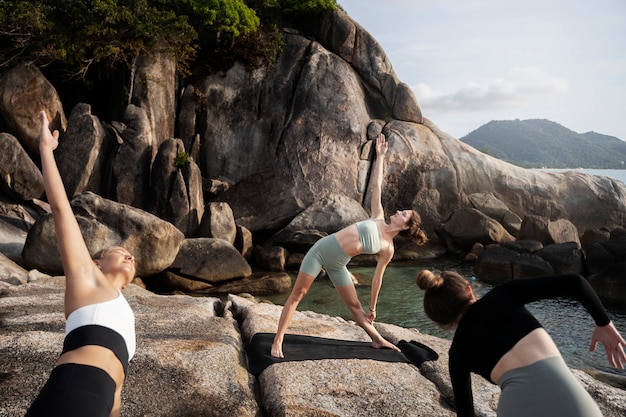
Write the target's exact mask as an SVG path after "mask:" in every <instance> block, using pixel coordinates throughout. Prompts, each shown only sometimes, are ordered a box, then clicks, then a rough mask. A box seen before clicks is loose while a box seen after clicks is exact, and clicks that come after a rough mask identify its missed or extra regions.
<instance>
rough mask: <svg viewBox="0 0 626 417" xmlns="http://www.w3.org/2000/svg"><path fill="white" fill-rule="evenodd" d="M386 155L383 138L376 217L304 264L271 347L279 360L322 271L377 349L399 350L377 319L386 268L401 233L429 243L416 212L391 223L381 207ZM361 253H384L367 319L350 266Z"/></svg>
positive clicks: (330, 240) (332, 238)
mask: <svg viewBox="0 0 626 417" xmlns="http://www.w3.org/2000/svg"><path fill="white" fill-rule="evenodd" d="M386 152H387V142H386V140H385V136H384V135H383V134H382V133H381V134H380V135H378V137H377V138H376V159H375V161H374V166H373V168H372V175H371V181H372V185H371V192H372V202H371V210H372V217H371V218H370V219H368V220H364V221H361V222H358V223H356V224H352V225H350V226H347V227H345V228H343V229H341V230H339V231H338V232H335V233H333V234H332V235H329V236H326V237H324V238H322V239H320V240H318V241H317V242H316V243H315V245H313V247H312V248H311V249H310V250H309V251H308V252H307V254H306V255H305V257H304V259H303V260H302V264H301V265H300V271H299V272H298V277H297V278H296V282H295V284H294V286H293V289H292V291H291V294H290V295H289V298H288V299H287V301H286V302H285V306H284V307H283V310H282V312H281V315H280V320H279V322H278V330H277V331H276V336H275V337H274V342H273V344H272V348H271V355H272V356H273V357H277V358H282V357H284V354H283V347H282V346H283V338H284V336H285V332H286V330H287V326H288V325H289V322H290V321H291V317H292V316H293V313H294V312H295V311H296V308H297V307H298V303H299V302H300V300H302V298H303V297H304V295H305V294H306V293H307V291H308V290H309V288H311V285H312V284H313V281H314V280H315V278H316V277H317V275H318V274H319V273H320V271H321V270H322V268H324V269H325V270H326V272H327V274H328V277H329V278H330V280H331V281H332V282H333V284H334V286H335V289H336V290H337V293H338V294H339V297H341V299H342V300H343V302H344V303H345V304H346V306H347V307H348V309H349V310H350V312H351V313H352V315H353V317H354V320H355V321H356V323H357V324H358V325H359V326H361V327H362V328H363V330H365V332H366V333H367V334H368V335H369V337H370V338H371V339H372V347H374V348H389V349H394V350H399V349H398V348H397V347H396V346H395V345H393V344H392V343H390V342H388V341H387V340H385V339H384V338H383V337H382V336H381V335H380V334H379V333H378V331H377V330H376V329H375V328H374V326H373V322H374V319H375V318H376V302H377V300H378V293H379V291H380V287H381V284H382V280H383V274H384V272H385V268H386V267H387V265H388V264H389V262H390V261H391V258H392V257H393V252H394V247H393V238H394V237H396V236H397V235H398V234H402V235H407V236H410V237H411V238H412V239H413V240H414V241H415V242H416V243H417V244H419V245H423V244H424V243H425V242H426V233H425V232H424V230H423V229H422V228H421V218H420V216H419V215H418V214H417V213H416V212H415V211H413V210H402V211H397V212H396V213H395V214H393V215H392V216H391V217H390V218H389V223H385V220H384V215H385V213H384V211H383V206H382V203H381V187H382V181H383V162H384V161H383V159H384V156H385V153H386ZM360 254H379V258H378V263H377V265H376V270H375V272H374V276H373V278H372V295H371V299H370V305H369V312H368V313H367V314H366V313H365V312H364V311H363V308H362V307H361V303H360V301H359V299H358V297H357V294H356V289H355V287H354V283H353V282H352V275H351V274H350V272H349V271H348V268H347V266H346V265H347V264H348V262H350V259H351V258H352V257H353V256H356V255H360Z"/></svg>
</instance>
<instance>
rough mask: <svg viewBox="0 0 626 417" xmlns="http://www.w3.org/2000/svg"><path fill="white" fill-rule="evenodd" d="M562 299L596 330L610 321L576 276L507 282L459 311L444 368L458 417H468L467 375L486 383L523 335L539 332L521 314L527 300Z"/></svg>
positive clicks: (525, 312)
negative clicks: (584, 314)
mask: <svg viewBox="0 0 626 417" xmlns="http://www.w3.org/2000/svg"><path fill="white" fill-rule="evenodd" d="M557 297H567V298H572V299H575V300H577V301H578V302H580V303H581V304H582V305H583V306H584V307H585V309H586V310H587V311H588V312H589V314H591V316H592V317H593V319H594V321H595V323H596V324H597V325H598V326H605V325H607V324H609V322H610V320H609V317H608V315H607V313H606V310H605V309H604V307H603V306H602V303H601V301H600V299H599V298H598V295H597V294H596V292H595V291H594V290H593V288H591V285H589V283H588V282H587V281H586V280H585V279H584V278H583V277H582V276H580V275H556V276H548V277H539V278H525V279H517V280H513V281H507V282H505V283H503V284H500V285H498V286H496V287H494V288H493V289H492V290H491V291H489V293H487V294H486V295H485V296H483V297H482V298H481V299H479V300H477V301H476V302H475V303H473V304H472V305H471V306H470V307H469V308H468V310H467V311H466V312H465V314H464V315H463V317H462V318H461V320H460V321H459V324H458V327H457V329H456V332H455V334H454V339H453V340H452V345H451V346H450V351H449V369H450V379H451V381H452V388H453V390H454V397H455V402H456V408H457V415H458V416H473V415H474V402H473V397H472V385H471V379H470V372H474V373H477V374H479V375H481V376H482V377H483V378H485V379H486V380H488V381H490V382H492V383H494V382H493V381H491V378H490V374H491V371H492V370H493V368H494V367H495V365H496V363H497V362H498V361H499V360H500V358H501V357H502V356H504V354H505V353H507V352H508V351H509V350H511V348H513V346H514V345H515V344H516V343H517V342H518V341H519V340H520V339H522V338H523V337H524V336H526V335H527V334H529V333H530V332H532V331H533V330H535V329H537V328H539V327H542V326H541V324H540V323H539V322H538V321H537V319H536V318H535V317H534V316H533V315H532V314H531V313H530V312H529V311H528V310H527V309H526V307H525V306H524V305H525V304H528V303H531V302H533V301H537V300H542V299H549V298H557Z"/></svg>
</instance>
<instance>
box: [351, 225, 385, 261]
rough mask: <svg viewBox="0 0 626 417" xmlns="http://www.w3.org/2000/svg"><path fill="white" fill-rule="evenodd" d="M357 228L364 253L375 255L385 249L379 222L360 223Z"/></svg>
mask: <svg viewBox="0 0 626 417" xmlns="http://www.w3.org/2000/svg"><path fill="white" fill-rule="evenodd" d="M356 228H357V230H358V232H359V240H360V241H361V248H362V250H363V252H362V253H365V254H375V253H378V252H380V251H381V249H382V248H383V247H382V239H381V237H380V229H379V228H378V220H374V219H367V220H363V221H360V222H358V223H356Z"/></svg>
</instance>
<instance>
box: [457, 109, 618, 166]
mask: <svg viewBox="0 0 626 417" xmlns="http://www.w3.org/2000/svg"><path fill="white" fill-rule="evenodd" d="M460 140H461V141H462V142H465V143H467V144H468V145H471V146H472V147H474V148H476V149H478V150H479V151H482V152H484V153H486V154H489V155H491V156H493V157H496V158H499V159H502V160H505V161H507V162H510V163H513V164H515V165H519V166H523V167H528V168H537V167H546V168H596V169H598V168H605V169H608V168H612V169H621V168H626V142H624V141H622V140H620V139H618V138H616V137H613V136H607V135H602V134H599V133H595V132H587V133H582V134H581V133H576V132H574V131H572V130H569V129H567V128H566V127H563V126H561V125H560V124H558V123H555V122H551V121H550V120H545V119H530V120H495V121H491V122H489V123H487V124H485V125H483V126H481V127H479V128H478V129H476V130H474V131H473V132H471V133H469V134H468V135H466V136H463V137H462V138H460Z"/></svg>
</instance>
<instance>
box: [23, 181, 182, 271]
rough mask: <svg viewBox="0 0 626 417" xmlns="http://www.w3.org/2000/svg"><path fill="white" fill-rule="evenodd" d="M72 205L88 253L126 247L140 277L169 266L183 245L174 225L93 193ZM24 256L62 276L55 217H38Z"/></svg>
mask: <svg viewBox="0 0 626 417" xmlns="http://www.w3.org/2000/svg"><path fill="white" fill-rule="evenodd" d="M71 205H72V209H73V210H74V213H75V215H76V218H77V220H78V225H79V227H80V229H81V232H82V234H83V238H84V239H85V243H86V244H87V248H88V249H89V252H90V253H92V254H93V253H96V252H98V251H99V250H100V249H103V248H106V247H109V246H123V247H125V248H126V249H127V250H129V251H130V252H131V253H133V254H134V256H135V259H136V266H137V275H138V276H144V275H150V274H155V273H157V272H160V271H163V270H164V269H166V268H167V267H169V266H170V265H171V264H172V262H173V261H174V259H175V257H176V254H177V253H178V250H179V248H180V246H181V245H182V243H183V239H184V235H183V234H182V232H180V231H179V230H178V229H176V228H175V227H174V226H173V225H172V224H171V223H168V222H166V221H164V220H161V219H159V218H158V217H156V216H153V215H151V214H149V213H146V212H144V211H142V210H139V209H136V208H134V207H131V206H128V205H125V204H120V203H116V202H114V201H111V200H107V199H104V198H101V197H99V196H98V195H96V194H93V193H91V192H85V193H83V194H81V195H79V196H77V197H76V198H74V199H73V200H72V201H71ZM22 257H23V258H24V261H25V262H26V264H27V265H29V266H30V267H31V268H36V269H40V270H42V271H45V272H47V273H51V274H62V273H63V266H62V264H61V257H60V255H59V253H58V250H57V242H56V235H55V232H54V222H53V219H52V215H50V214H48V215H44V216H41V217H39V218H38V219H37V221H36V222H35V224H34V225H33V226H32V227H31V228H30V229H29V233H28V236H27V238H26V241H25V243H24V249H23V250H22Z"/></svg>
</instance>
